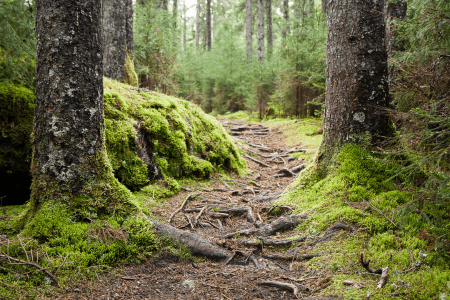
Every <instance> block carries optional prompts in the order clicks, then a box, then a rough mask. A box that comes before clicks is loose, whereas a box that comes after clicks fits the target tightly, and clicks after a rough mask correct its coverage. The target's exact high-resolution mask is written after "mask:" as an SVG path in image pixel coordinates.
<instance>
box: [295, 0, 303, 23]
mask: <svg viewBox="0 0 450 300" xmlns="http://www.w3.org/2000/svg"><path fill="white" fill-rule="evenodd" d="M300 7H301V0H294V18H295V19H294V28H296V29H297V28H298V27H299V25H300Z"/></svg>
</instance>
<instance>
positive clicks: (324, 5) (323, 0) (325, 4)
mask: <svg viewBox="0 0 450 300" xmlns="http://www.w3.org/2000/svg"><path fill="white" fill-rule="evenodd" d="M327 2H328V0H322V12H324V13H326V12H327Z"/></svg>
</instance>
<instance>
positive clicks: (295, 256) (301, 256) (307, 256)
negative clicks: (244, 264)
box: [263, 253, 323, 261]
mask: <svg viewBox="0 0 450 300" xmlns="http://www.w3.org/2000/svg"><path fill="white" fill-rule="evenodd" d="M319 256H323V254H321V253H307V254H293V255H292V254H288V255H286V254H271V255H263V257H264V258H268V259H279V260H290V261H293V260H297V261H302V260H309V259H312V258H314V257H319Z"/></svg>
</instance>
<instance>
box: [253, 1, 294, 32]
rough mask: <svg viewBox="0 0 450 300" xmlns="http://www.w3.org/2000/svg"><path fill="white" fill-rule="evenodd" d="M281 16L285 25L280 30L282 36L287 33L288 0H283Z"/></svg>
mask: <svg viewBox="0 0 450 300" xmlns="http://www.w3.org/2000/svg"><path fill="white" fill-rule="evenodd" d="M247 1H248V0H247ZM283 18H284V22H285V24H286V25H285V26H284V28H283V30H282V32H281V34H282V36H283V37H286V35H288V34H289V1H288V0H283Z"/></svg>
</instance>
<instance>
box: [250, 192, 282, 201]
mask: <svg viewBox="0 0 450 300" xmlns="http://www.w3.org/2000/svg"><path fill="white" fill-rule="evenodd" d="M282 193H283V191H278V192H275V193H272V194H268V195H266V196H258V197H250V198H243V199H242V201H244V202H272V201H275V200H277V199H278V198H280V195H281V194H282Z"/></svg>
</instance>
